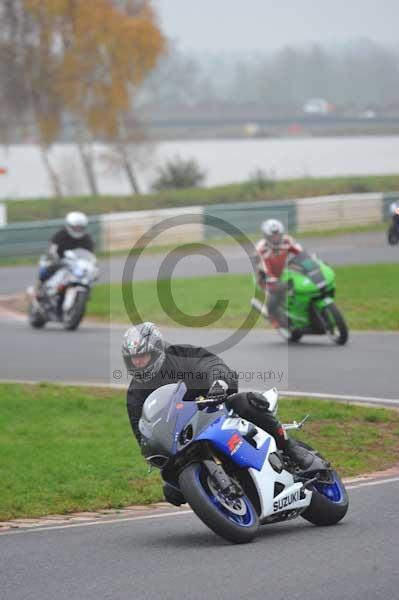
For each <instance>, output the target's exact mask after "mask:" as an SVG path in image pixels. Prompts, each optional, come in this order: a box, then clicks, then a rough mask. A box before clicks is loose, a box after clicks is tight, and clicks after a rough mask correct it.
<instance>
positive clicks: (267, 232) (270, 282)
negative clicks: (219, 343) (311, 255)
mask: <svg viewBox="0 0 399 600" xmlns="http://www.w3.org/2000/svg"><path fill="white" fill-rule="evenodd" d="M261 230H262V233H263V239H262V240H260V241H259V242H258V243H257V245H256V256H255V261H256V269H257V283H258V285H259V287H260V288H262V290H264V292H265V294H266V295H267V315H266V314H265V316H269V318H270V321H271V323H272V325H273V326H274V327H287V325H288V323H287V318H286V315H285V313H284V310H283V304H284V300H285V295H286V291H287V288H286V284H285V283H283V282H280V281H279V279H280V277H281V274H282V272H283V270H284V268H285V265H286V262H287V260H288V258H289V257H290V255H296V254H299V253H300V252H303V248H302V246H301V244H299V243H298V242H296V241H295V240H294V238H292V237H291V236H290V235H287V234H285V230H284V225H283V224H282V223H281V221H278V220H277V219H268V220H267V221H264V222H263V223H262V227H261Z"/></svg>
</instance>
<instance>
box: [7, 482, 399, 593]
mask: <svg viewBox="0 0 399 600" xmlns="http://www.w3.org/2000/svg"><path fill="white" fill-rule="evenodd" d="M375 483H378V484H377V485H373V482H369V483H367V484H364V483H363V484H359V485H356V484H353V485H352V486H349V490H348V492H349V496H350V508H349V512H348V514H347V515H346V517H345V518H344V520H343V521H342V522H341V523H340V524H338V525H337V526H333V527H324V528H317V527H314V526H313V525H310V524H309V523H307V522H306V521H304V520H302V519H301V518H299V519H296V520H294V521H291V522H287V523H285V524H276V525H268V526H265V527H263V528H262V529H261V530H260V533H259V535H258V537H257V538H256V539H255V541H254V542H252V543H251V544H246V545H239V546H233V545H229V544H227V543H226V542H224V541H223V540H222V539H220V538H218V537H217V536H215V534H213V533H212V532H211V531H209V530H208V529H207V528H206V527H205V526H204V525H203V524H202V523H201V522H200V521H199V520H198V519H197V517H195V516H194V515H193V514H190V513H188V514H187V513H183V514H180V515H174V516H171V517H164V518H159V517H155V518H153V519H151V518H148V517H147V518H144V519H143V520H136V521H134V522H131V521H127V522H123V521H122V520H120V521H118V520H115V521H113V522H112V521H111V522H108V523H104V522H103V523H101V522H97V523H95V524H92V525H89V524H80V525H78V526H77V527H76V526H75V527H74V526H68V525H67V526H64V527H62V528H59V529H58V528H57V527H54V528H53V529H51V528H50V529H49V528H47V529H45V530H42V531H40V529H30V530H25V531H24V530H19V531H17V532H5V533H3V534H0V573H1V597H2V598H4V599H5V600H26V599H28V598H29V600H54V599H57V600H158V599H160V600H161V599H162V600H180V599H181V598H187V599H189V600H191V599H193V600H208V599H210V598H214V599H215V600H216V599H217V600H236V599H238V598H249V599H251V600H265V599H273V600H286V599H287V598H290V599H292V600H303V599H305V598H306V599H307V600H320V599H321V598H326V599H327V598H328V600H349V599H351V600H387V599H392V600H393V599H394V598H397V597H398V576H399V567H398V555H399V535H398V529H397V497H398V494H399V478H398V477H396V478H392V479H390V480H387V481H386V482H382V481H378V482H375ZM351 488H352V489H351Z"/></svg>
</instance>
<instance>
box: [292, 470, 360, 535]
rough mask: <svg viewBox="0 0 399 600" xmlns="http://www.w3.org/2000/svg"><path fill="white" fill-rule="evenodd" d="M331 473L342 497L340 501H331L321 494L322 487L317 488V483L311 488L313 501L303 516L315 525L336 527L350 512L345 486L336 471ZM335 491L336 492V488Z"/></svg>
mask: <svg viewBox="0 0 399 600" xmlns="http://www.w3.org/2000/svg"><path fill="white" fill-rule="evenodd" d="M331 472H332V474H333V476H334V480H335V484H336V488H339V490H340V494H341V497H340V498H339V499H338V500H334V501H333V500H330V499H329V498H328V497H327V496H326V495H325V494H323V493H321V491H320V490H321V488H320V486H319V489H318V488H317V487H316V486H317V483H316V484H315V486H312V487H311V488H309V489H311V490H312V499H311V501H310V505H309V506H308V508H307V509H306V510H305V511H304V512H303V513H302V514H301V516H302V517H303V518H304V519H306V521H309V522H310V523H313V525H321V526H326V525H335V524H336V523H338V522H339V521H341V519H343V518H344V516H345V515H346V513H347V511H348V507H349V498H348V494H347V492H346V489H345V486H344V484H343V483H342V481H341V478H340V477H339V475H338V473H337V472H336V471H331ZM334 491H336V490H335V488H334Z"/></svg>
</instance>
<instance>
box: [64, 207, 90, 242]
mask: <svg viewBox="0 0 399 600" xmlns="http://www.w3.org/2000/svg"><path fill="white" fill-rule="evenodd" d="M88 224H89V221H88V219H87V217H86V215H85V214H84V213H81V212H70V213H68V214H67V216H66V217H65V229H66V230H67V232H68V233H69V235H70V236H71V237H73V238H75V239H77V240H78V239H80V238H82V237H83V236H84V235H85V234H86V232H87V226H88Z"/></svg>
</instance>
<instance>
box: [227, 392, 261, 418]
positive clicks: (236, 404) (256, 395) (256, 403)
mask: <svg viewBox="0 0 399 600" xmlns="http://www.w3.org/2000/svg"><path fill="white" fill-rule="evenodd" d="M242 402H247V403H248V404H249V405H251V406H252V407H253V408H255V409H256V410H259V411H268V410H269V407H270V404H269V402H268V400H266V398H265V397H264V395H263V394H261V393H260V392H238V393H237V394H232V395H231V396H229V397H228V399H227V401H226V406H227V407H228V408H232V409H233V410H235V411H236V412H238V413H239V412H240V410H239V409H240V404H241V403H242Z"/></svg>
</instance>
